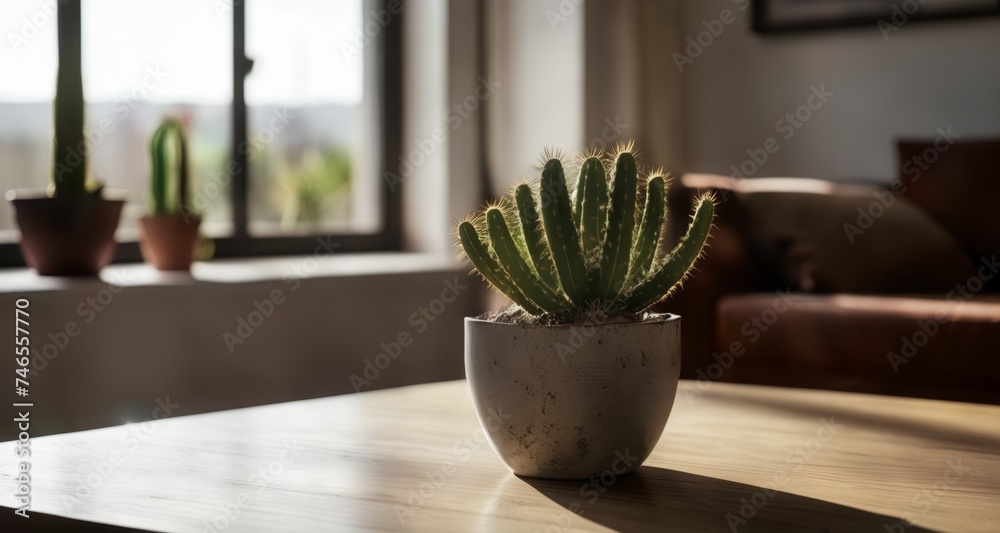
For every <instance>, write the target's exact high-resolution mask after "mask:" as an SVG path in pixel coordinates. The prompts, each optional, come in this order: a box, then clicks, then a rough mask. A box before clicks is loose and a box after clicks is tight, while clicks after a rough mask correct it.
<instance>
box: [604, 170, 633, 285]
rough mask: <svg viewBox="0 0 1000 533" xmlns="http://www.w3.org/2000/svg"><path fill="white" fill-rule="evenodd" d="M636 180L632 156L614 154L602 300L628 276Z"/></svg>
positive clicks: (622, 283)
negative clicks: (615, 158)
mask: <svg viewBox="0 0 1000 533" xmlns="http://www.w3.org/2000/svg"><path fill="white" fill-rule="evenodd" d="M636 179H637V178H636V168H635V158H634V157H633V156H632V154H630V153H628V152H622V153H620V154H618V159H617V160H616V161H615V175H614V180H613V182H612V186H611V204H610V206H609V207H608V217H607V220H608V226H607V230H606V235H605V238H604V249H603V256H602V257H601V275H600V294H601V299H602V300H603V301H605V302H610V301H613V300H615V299H616V298H617V296H618V294H619V293H620V292H621V291H622V289H623V288H624V285H625V280H626V278H625V277H626V276H627V275H628V266H629V256H630V255H631V251H632V232H633V229H634V228H635V195H636Z"/></svg>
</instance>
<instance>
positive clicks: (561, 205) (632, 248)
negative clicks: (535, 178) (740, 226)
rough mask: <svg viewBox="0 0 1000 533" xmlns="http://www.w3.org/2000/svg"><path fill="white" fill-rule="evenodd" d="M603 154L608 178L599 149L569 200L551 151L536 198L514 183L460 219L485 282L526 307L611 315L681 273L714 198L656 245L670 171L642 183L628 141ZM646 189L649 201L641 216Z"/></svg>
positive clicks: (635, 305) (660, 291)
mask: <svg viewBox="0 0 1000 533" xmlns="http://www.w3.org/2000/svg"><path fill="white" fill-rule="evenodd" d="M609 163H610V164H609V166H610V167H611V168H613V172H612V174H611V176H610V179H609V178H608V176H607V172H606V168H605V166H606V165H605V162H604V161H602V159H601V158H600V157H599V156H596V155H595V156H589V157H587V158H585V159H584V161H583V164H582V165H580V171H579V178H578V180H577V183H576V188H575V197H574V198H573V199H572V200H573V201H572V202H571V198H570V194H569V188H568V187H567V185H566V179H565V174H564V170H563V166H562V163H561V162H560V161H559V159H556V158H552V159H549V160H548V161H547V162H546V163H545V166H544V168H543V169H542V176H541V181H540V183H539V191H538V197H537V199H536V196H535V193H534V191H532V188H531V186H529V185H527V184H524V185H520V186H518V187H517V188H516V189H515V192H514V206H513V207H512V206H511V205H510V202H509V201H508V202H501V203H500V204H498V205H495V206H492V207H489V208H488V209H486V211H485V213H480V214H478V215H476V216H473V217H471V218H470V219H469V220H466V221H464V222H462V223H461V224H459V226H458V235H459V244H460V247H461V249H462V250H463V251H464V253H465V254H466V256H468V257H469V259H470V261H471V262H472V264H473V266H474V267H475V269H476V270H477V271H478V272H479V273H480V274H481V275H482V276H483V277H484V278H485V279H486V281H487V282H489V283H490V284H491V285H492V286H493V287H494V288H495V289H497V290H498V291H500V292H501V293H503V294H505V295H507V296H508V297H509V298H510V299H511V300H512V301H513V302H514V303H515V304H517V305H519V306H520V307H522V308H523V309H524V310H525V311H527V312H528V313H529V314H531V315H535V316H539V315H543V314H559V313H563V312H568V311H574V310H584V309H589V308H590V307H591V306H594V305H596V306H598V307H599V308H600V309H602V310H603V311H604V312H605V313H607V314H609V315H613V314H616V313H621V312H628V313H638V312H641V311H643V310H645V309H647V308H649V307H650V306H652V305H653V304H655V303H656V302H658V301H660V300H662V299H663V298H665V297H666V296H667V295H669V294H670V292H671V291H672V290H673V289H674V287H675V286H677V284H678V283H680V282H681V281H683V279H684V278H685V277H686V276H687V275H688V273H689V272H690V270H691V267H692V266H693V264H694V262H695V260H696V259H697V258H698V257H699V256H700V255H701V253H702V250H703V248H704V245H705V242H706V241H707V240H708V236H709V232H710V230H711V227H712V219H713V216H714V208H715V204H714V201H713V199H712V198H711V197H710V196H708V195H703V196H701V197H699V198H698V199H697V200H696V202H695V212H694V215H693V217H692V221H691V224H690V226H689V227H688V230H687V234H686V235H685V236H684V237H683V238H682V239H681V241H680V243H679V244H678V245H677V246H676V247H675V248H674V249H673V250H672V251H671V252H670V253H669V254H662V253H658V252H661V248H662V246H663V243H662V242H661V239H660V234H661V232H662V230H663V226H664V223H665V222H666V183H667V180H666V177H665V176H664V175H663V174H662V173H658V172H654V173H653V174H652V175H651V176H650V177H649V178H648V180H646V181H645V183H644V185H643V186H640V184H639V179H638V170H637V164H636V160H635V156H634V154H633V153H632V151H631V146H626V147H624V148H622V149H621V150H619V151H618V152H617V153H616V154H614V155H613V156H611V160H610V161H609ZM609 182H610V183H609ZM642 190H645V202H644V205H643V207H642V209H641V212H640V213H639V214H640V215H641V216H640V217H637V205H636V204H637V199H638V198H639V196H640V194H639V193H640V192H641V191H642ZM539 206H540V207H539ZM513 210H516V211H517V216H516V217H514V216H513V213H511V211H513ZM539 213H540V214H539ZM508 214H509V215H510V216H508ZM637 218H638V222H637ZM539 221H541V223H540V224H539ZM511 222H516V223H517V226H516V227H514V229H515V230H516V231H511ZM660 256H662V257H660Z"/></svg>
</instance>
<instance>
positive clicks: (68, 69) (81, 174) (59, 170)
mask: <svg viewBox="0 0 1000 533" xmlns="http://www.w3.org/2000/svg"><path fill="white" fill-rule="evenodd" d="M58 9H59V12H58V13H59V16H58V17H57V24H58V25H59V69H58V71H57V73H56V98H55V104H54V111H55V113H54V115H55V116H54V126H55V127H54V135H53V139H52V155H53V161H52V163H53V165H52V195H53V196H55V197H57V198H66V197H73V196H82V195H85V194H88V192H89V193H93V194H100V188H97V189H96V190H91V191H88V188H87V185H88V184H87V153H88V150H87V147H86V144H85V143H86V140H85V139H84V136H83V120H84V118H83V108H84V104H83V74H82V69H81V63H80V2H79V0H73V1H69V2H60V3H59V8H58Z"/></svg>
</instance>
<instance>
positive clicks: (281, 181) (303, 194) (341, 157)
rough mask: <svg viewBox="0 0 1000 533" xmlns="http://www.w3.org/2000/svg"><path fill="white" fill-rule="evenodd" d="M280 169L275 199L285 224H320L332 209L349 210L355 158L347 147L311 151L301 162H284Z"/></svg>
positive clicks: (335, 210)
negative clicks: (352, 159)
mask: <svg viewBox="0 0 1000 533" xmlns="http://www.w3.org/2000/svg"><path fill="white" fill-rule="evenodd" d="M277 172H278V180H277V182H276V187H275V189H274V193H275V194H274V200H275V204H276V205H277V207H278V208H279V209H280V211H281V225H282V226H283V227H285V228H295V227H301V226H310V225H314V224H319V223H320V222H322V221H323V220H324V217H327V216H328V215H329V214H330V213H331V212H333V213H338V214H339V213H343V212H346V211H347V208H348V204H349V202H348V200H349V198H348V196H349V193H350V184H351V157H350V154H349V153H348V152H347V151H346V150H343V149H336V148H334V149H331V150H327V151H325V152H322V153H321V152H319V151H318V150H308V151H306V152H305V153H304V154H303V156H302V159H301V161H300V162H298V163H297V164H294V165H287V166H286V165H282V166H280V167H279V169H278V171H277Z"/></svg>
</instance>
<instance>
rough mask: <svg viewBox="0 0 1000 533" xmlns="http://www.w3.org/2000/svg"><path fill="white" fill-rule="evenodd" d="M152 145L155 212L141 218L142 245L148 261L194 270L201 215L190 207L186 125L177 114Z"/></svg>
mask: <svg viewBox="0 0 1000 533" xmlns="http://www.w3.org/2000/svg"><path fill="white" fill-rule="evenodd" d="M149 149H150V155H151V156H152V162H153V170H152V178H151V180H150V200H151V211H152V212H151V214H150V215H149V216H145V217H142V218H141V219H139V248H140V249H141V250H142V256H143V258H145V260H146V262H147V263H150V264H152V265H153V266H154V267H155V268H157V269H158V270H182V271H183V270H190V268H191V261H192V260H193V259H194V254H195V247H196V245H197V243H198V227H199V226H200V225H201V217H200V216H198V215H196V214H194V213H193V212H191V210H190V208H189V206H190V203H189V197H188V189H189V187H188V186H189V179H188V147H187V136H186V135H185V134H184V126H183V125H182V124H181V122H180V121H179V120H177V119H176V118H166V119H164V120H163V122H162V123H161V124H160V127H159V128H157V129H156V132H155V133H154V134H153V138H152V139H151V140H150V142H149ZM171 155H173V156H174V157H173V158H171V157H170V156H171ZM171 190H173V192H174V193H173V194H171Z"/></svg>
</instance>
